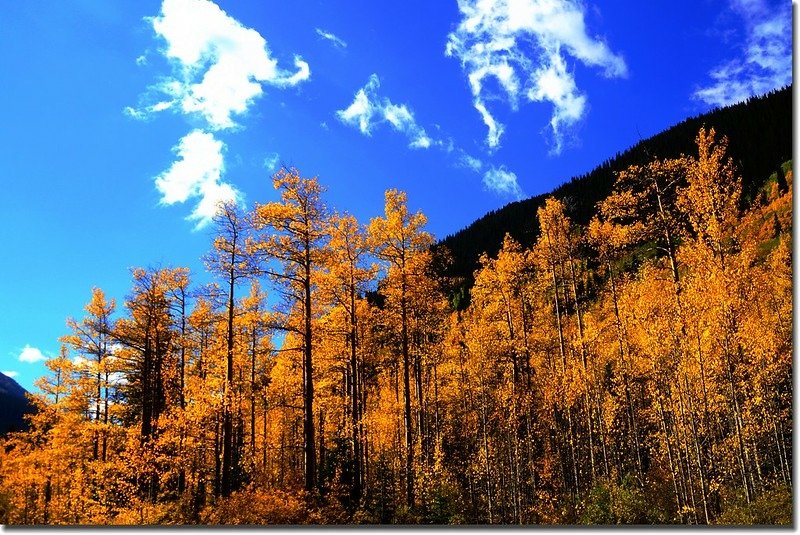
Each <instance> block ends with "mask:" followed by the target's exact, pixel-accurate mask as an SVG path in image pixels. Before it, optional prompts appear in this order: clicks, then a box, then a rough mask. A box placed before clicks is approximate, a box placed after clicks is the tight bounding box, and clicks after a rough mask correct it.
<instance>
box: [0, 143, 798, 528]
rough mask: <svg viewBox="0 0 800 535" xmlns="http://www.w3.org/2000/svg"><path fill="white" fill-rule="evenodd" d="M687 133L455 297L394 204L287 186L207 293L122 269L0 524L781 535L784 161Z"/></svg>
mask: <svg viewBox="0 0 800 535" xmlns="http://www.w3.org/2000/svg"><path fill="white" fill-rule="evenodd" d="M691 135H692V136H693V138H692V139H693V141H694V143H693V144H692V145H691V147H692V149H691V151H687V152H686V153H685V154H681V155H679V156H675V157H671V158H663V159H658V158H652V159H649V160H647V161H645V162H643V163H637V164H632V165H629V166H627V167H625V168H624V169H622V170H620V171H618V172H615V173H614V176H613V182H612V183H611V186H610V192H609V193H608V195H605V196H603V197H602V198H601V199H599V201H598V202H597V203H596V204H594V206H593V207H592V212H591V217H590V218H588V222H586V223H583V222H577V221H576V219H575V214H574V213H573V212H572V211H571V210H572V208H571V207H570V205H569V203H565V202H563V201H562V200H559V199H557V198H555V197H548V198H547V199H546V200H544V202H542V203H540V205H539V206H538V209H537V210H536V211H532V212H531V213H529V214H528V216H527V217H529V219H530V221H531V223H532V224H535V228H537V229H538V232H537V234H536V237H535V240H532V241H531V243H529V244H525V245H521V244H520V243H518V242H517V241H515V240H514V239H513V238H512V237H511V236H506V238H505V239H504V241H503V242H502V246H501V248H500V250H499V252H497V254H495V255H492V256H488V255H486V254H484V255H482V256H481V257H480V258H479V261H478V268H477V270H475V271H474V273H473V274H472V276H471V280H472V281H474V282H473V283H472V284H471V285H465V279H464V277H457V276H453V275H452V272H451V271H449V267H450V266H451V265H452V258H450V255H449V254H448V252H447V250H446V248H443V247H434V243H435V242H434V238H433V237H432V236H431V235H430V234H429V233H428V232H427V231H426V230H425V225H426V218H425V216H424V215H423V214H422V213H420V212H414V211H413V210H412V209H410V208H409V201H408V199H407V198H406V195H405V194H404V193H402V192H400V191H396V190H389V191H387V192H386V196H385V212H384V214H382V215H378V216H376V217H375V218H373V219H372V220H371V221H369V223H368V224H367V223H362V222H359V221H357V220H356V219H355V218H354V217H352V216H350V215H348V214H346V213H343V212H336V211H334V210H333V209H332V208H331V207H328V206H326V203H325V190H324V187H323V186H322V185H321V183H320V181H319V180H317V179H316V178H306V177H303V176H302V174H301V173H300V172H299V171H298V170H296V169H287V168H284V169H281V170H280V171H278V172H277V173H276V174H275V175H274V177H273V185H274V187H275V189H276V190H277V191H278V193H279V196H280V200H279V201H275V202H270V203H266V204H256V205H255V206H254V208H253V209H252V210H250V211H243V210H241V209H240V208H238V207H236V206H235V205H226V206H223V207H222V208H221V210H220V211H219V212H218V215H217V217H216V218H215V225H216V230H215V237H214V240H213V244H211V245H210V248H209V252H208V254H207V256H206V257H205V258H204V261H205V264H206V266H207V268H208V270H209V271H210V272H212V273H213V274H214V276H215V280H216V282H215V283H214V284H211V285H207V286H202V285H197V284H194V283H193V275H192V273H190V272H189V270H188V269H185V268H180V267H168V268H162V267H159V268H137V269H134V270H133V271H132V285H131V289H130V292H129V294H128V295H127V296H126V297H125V299H124V301H123V302H120V303H117V302H115V300H114V299H110V298H108V297H107V296H106V295H105V294H104V292H103V290H102V289H100V288H96V289H95V290H94V291H93V292H92V295H91V296H87V300H88V304H87V305H86V307H85V315H84V317H82V318H74V319H73V318H70V319H68V320H67V329H66V331H65V335H64V336H63V338H62V339H61V342H62V349H61V354H60V356H58V357H57V358H53V359H51V360H49V361H48V362H47V367H48V369H49V370H50V373H49V374H48V375H47V376H45V377H42V378H41V379H39V381H38V382H37V386H38V388H39V389H40V391H41V392H40V393H37V394H35V395H33V401H34V403H35V404H36V406H37V411H36V413H35V414H33V415H32V416H30V427H29V429H28V430H27V431H24V432H19V433H12V434H9V435H8V436H6V437H5V438H4V439H3V443H2V445H3V447H2V448H1V449H0V522H2V523H4V524H198V523H203V524H306V523H312V524H347V523H395V524H620V523H624V524H628V523H636V524H791V523H792V490H791V489H792V469H793V459H792V425H793V416H792V375H791V370H792V247H791V245H792V244H791V237H792V187H793V172H792V164H791V161H789V162H785V163H783V165H779V164H780V163H781V162H776V163H775V166H774V168H773V171H774V172H773V173H772V175H771V176H757V177H753V176H748V177H746V178H745V177H744V176H743V175H742V171H741V168H740V166H738V165H737V164H736V163H735V162H734V161H733V160H732V159H731V158H730V157H729V155H728V139H727V138H725V137H723V136H720V135H717V134H716V132H715V130H714V129H713V128H710V127H709V128H705V127H703V128H699V129H698V130H695V131H694V132H693V133H692V134H691ZM730 142H731V143H734V142H735V141H734V140H733V139H732V140H731V141H730ZM743 183H745V184H748V188H750V190H749V193H748V195H747V196H746V197H745V196H743ZM751 184H755V185H754V186H752V187H751V186H750V185H751ZM584 219H585V218H584Z"/></svg>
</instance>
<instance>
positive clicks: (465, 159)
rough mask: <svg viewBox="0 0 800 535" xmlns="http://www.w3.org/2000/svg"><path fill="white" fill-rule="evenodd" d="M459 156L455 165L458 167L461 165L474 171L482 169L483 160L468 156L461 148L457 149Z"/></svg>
mask: <svg viewBox="0 0 800 535" xmlns="http://www.w3.org/2000/svg"><path fill="white" fill-rule="evenodd" d="M458 152H459V156H458V160H457V163H456V165H458V166H459V167H463V168H464V169H469V170H471V171H473V172H475V173H478V172H480V170H481V169H483V162H482V161H481V160H479V159H478V158H475V157H474V156H470V155H469V154H467V153H466V152H464V151H463V150H461V149H458Z"/></svg>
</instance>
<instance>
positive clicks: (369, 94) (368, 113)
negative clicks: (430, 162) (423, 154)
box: [336, 74, 439, 149]
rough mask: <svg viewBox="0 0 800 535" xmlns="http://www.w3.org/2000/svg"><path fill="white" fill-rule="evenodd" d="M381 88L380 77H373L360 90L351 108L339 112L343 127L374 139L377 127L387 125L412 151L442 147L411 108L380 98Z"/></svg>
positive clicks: (337, 114) (375, 75)
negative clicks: (346, 125) (352, 128)
mask: <svg viewBox="0 0 800 535" xmlns="http://www.w3.org/2000/svg"><path fill="white" fill-rule="evenodd" d="M379 87H380V80H379V78H378V75H377V74H372V75H371V76H370V77H369V80H368V81H367V84H366V85H365V86H364V87H362V88H361V89H359V90H358V92H357V93H356V95H355V97H354V98H353V102H352V103H351V104H350V106H348V107H347V108H345V109H343V110H339V111H337V112H336V116H337V117H338V118H339V120H341V121H342V122H343V123H345V124H348V125H350V126H354V127H357V128H358V129H359V130H360V131H361V133H362V134H364V135H366V136H369V135H371V133H372V129H373V127H375V126H376V125H379V124H382V123H388V124H389V125H390V126H391V127H392V128H393V129H394V130H396V131H397V132H400V133H401V134H404V135H405V136H406V137H407V138H408V140H409V144H408V146H409V147H410V148H412V149H427V148H429V147H430V146H431V145H433V144H439V142H438V141H434V140H433V139H431V138H430V137H429V136H428V134H427V133H426V132H425V129H424V128H422V127H421V126H419V124H417V121H416V119H415V118H414V113H413V112H412V111H411V110H410V109H409V108H408V106H406V105H405V104H399V105H398V104H394V103H392V101H391V100H389V99H388V98H385V97H380V96H378V88H379Z"/></svg>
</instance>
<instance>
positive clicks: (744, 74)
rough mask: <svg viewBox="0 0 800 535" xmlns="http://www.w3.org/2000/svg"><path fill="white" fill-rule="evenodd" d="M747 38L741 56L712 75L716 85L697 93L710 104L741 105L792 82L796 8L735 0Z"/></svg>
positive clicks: (753, 0) (698, 97)
mask: <svg viewBox="0 0 800 535" xmlns="http://www.w3.org/2000/svg"><path fill="white" fill-rule="evenodd" d="M730 7H731V9H732V10H733V11H734V12H735V13H737V14H738V15H739V16H740V17H741V19H742V21H743V23H744V30H745V33H746V37H745V39H744V44H743V45H742V46H741V48H740V50H739V51H738V52H739V53H738V55H737V57H734V58H732V59H729V60H727V61H726V62H724V63H722V64H721V65H718V66H717V67H715V68H714V69H712V70H711V72H709V76H710V77H711V79H712V80H713V83H711V84H710V85H708V86H706V87H701V88H699V89H697V90H696V91H695V92H694V95H693V96H694V98H696V99H699V100H702V101H703V102H705V103H706V104H710V105H714V106H725V105H728V104H733V103H736V102H741V101H743V100H745V99H747V98H748V97H751V96H754V95H760V94H763V93H766V92H768V91H771V90H773V89H777V88H780V87H783V86H785V85H788V84H790V83H791V82H792V26H791V23H792V7H791V5H790V4H789V3H787V2H771V3H768V2H767V1H766V0H732V1H731V5H730Z"/></svg>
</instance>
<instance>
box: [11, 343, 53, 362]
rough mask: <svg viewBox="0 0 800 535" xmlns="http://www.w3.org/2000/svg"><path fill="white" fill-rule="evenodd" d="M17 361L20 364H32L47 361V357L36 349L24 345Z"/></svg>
mask: <svg viewBox="0 0 800 535" xmlns="http://www.w3.org/2000/svg"><path fill="white" fill-rule="evenodd" d="M17 360H19V361H20V362H27V363H29V364H32V363H34V362H41V361H43V360H47V357H46V356H45V355H44V354H43V353H42V352H41V351H40V350H39V349H38V348H36V347H31V346H29V345H27V344H26V345H25V347H23V348H22V351H21V352H20V354H19V356H18V357H17Z"/></svg>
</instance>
